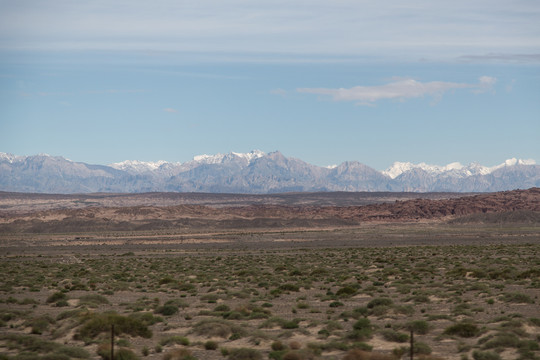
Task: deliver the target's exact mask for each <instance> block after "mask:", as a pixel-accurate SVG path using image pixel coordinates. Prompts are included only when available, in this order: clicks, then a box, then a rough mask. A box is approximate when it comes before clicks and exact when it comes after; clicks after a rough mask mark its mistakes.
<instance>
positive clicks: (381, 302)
mask: <svg viewBox="0 0 540 360" xmlns="http://www.w3.org/2000/svg"><path fill="white" fill-rule="evenodd" d="M393 303H394V302H393V301H392V299H390V298H385V297H383V298H375V299H373V300H371V301H370V302H368V304H367V307H368V309H373V308H374V307H375V306H390V305H392V304H393Z"/></svg>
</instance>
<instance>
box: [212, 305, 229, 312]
mask: <svg viewBox="0 0 540 360" xmlns="http://www.w3.org/2000/svg"><path fill="white" fill-rule="evenodd" d="M214 311H216V312H225V311H231V308H230V307H228V306H227V305H225V304H220V305H218V306H216V307H215V308H214Z"/></svg>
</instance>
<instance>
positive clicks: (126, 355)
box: [96, 343, 139, 360]
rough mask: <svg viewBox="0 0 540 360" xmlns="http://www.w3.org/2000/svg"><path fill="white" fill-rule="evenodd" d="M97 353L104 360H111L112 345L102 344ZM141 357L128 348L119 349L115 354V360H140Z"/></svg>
mask: <svg viewBox="0 0 540 360" xmlns="http://www.w3.org/2000/svg"><path fill="white" fill-rule="evenodd" d="M96 353H97V354H98V355H99V356H100V357H101V359H102V360H111V345H110V344H109V343H104V344H100V345H99V346H98V347H97V349H96ZM138 359H139V357H138V356H137V355H135V353H134V352H133V351H132V350H130V349H126V348H122V347H121V348H119V349H117V350H116V351H115V352H114V360H138Z"/></svg>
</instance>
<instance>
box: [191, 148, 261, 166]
mask: <svg viewBox="0 0 540 360" xmlns="http://www.w3.org/2000/svg"><path fill="white" fill-rule="evenodd" d="M264 155H266V154H265V153H264V152H262V151H260V150H253V151H251V152H249V153H237V152H231V153H229V154H216V155H206V154H203V155H197V156H195V157H193V161H194V162H197V163H203V164H220V163H222V162H223V161H224V160H225V159H226V158H230V157H232V156H234V157H238V158H240V159H244V160H246V161H247V162H248V163H251V162H252V161H253V160H255V159H258V158H260V157H263V156H264Z"/></svg>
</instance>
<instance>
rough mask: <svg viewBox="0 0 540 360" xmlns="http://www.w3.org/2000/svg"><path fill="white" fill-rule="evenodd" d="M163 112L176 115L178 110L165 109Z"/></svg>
mask: <svg viewBox="0 0 540 360" xmlns="http://www.w3.org/2000/svg"><path fill="white" fill-rule="evenodd" d="M163 111H165V112H168V113H177V112H178V110H176V109H173V108H165V109H163Z"/></svg>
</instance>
